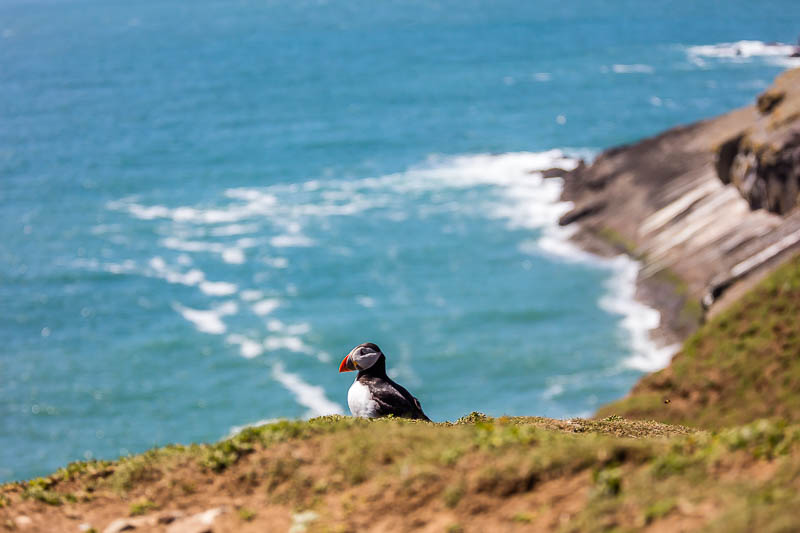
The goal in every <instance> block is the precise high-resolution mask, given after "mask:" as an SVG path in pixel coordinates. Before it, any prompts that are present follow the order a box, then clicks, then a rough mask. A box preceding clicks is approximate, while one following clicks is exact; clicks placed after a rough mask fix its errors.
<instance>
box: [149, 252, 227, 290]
mask: <svg viewBox="0 0 800 533" xmlns="http://www.w3.org/2000/svg"><path fill="white" fill-rule="evenodd" d="M148 266H149V267H150V269H151V271H150V272H149V273H146V275H152V276H153V277H157V278H161V279H164V280H166V281H168V282H169V283H177V284H181V285H187V286H189V287H194V286H197V287H198V288H199V289H200V290H201V291H202V292H204V293H205V294H207V295H209V296H229V295H231V294H233V293H235V292H236V291H237V290H238V287H237V286H236V284H235V283H229V282H227V281H209V280H207V279H206V275H205V273H204V272H203V271H202V270H198V269H196V268H193V269H191V270H189V271H187V272H185V273H181V272H178V271H177V270H173V269H171V268H169V267H168V266H167V263H166V261H164V259H163V258H161V257H160V256H156V257H153V258H152V259H150V261H149V262H148Z"/></svg>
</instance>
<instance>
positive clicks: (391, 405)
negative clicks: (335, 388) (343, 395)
mask: <svg viewBox="0 0 800 533" xmlns="http://www.w3.org/2000/svg"><path fill="white" fill-rule="evenodd" d="M376 348H377V346H376ZM356 379H357V380H358V381H359V382H361V383H362V384H364V385H365V386H366V387H367V388H368V389H369V391H370V394H371V395H372V399H373V400H375V402H376V403H377V404H378V412H377V415H378V416H388V415H393V416H396V417H399V418H413V419H416V420H427V421H430V418H428V417H427V416H426V415H425V413H423V412H422V406H421V405H420V403H419V400H417V399H416V398H415V397H414V396H412V395H411V393H410V392H408V391H407V390H406V389H405V387H403V386H402V385H400V384H398V383H395V382H394V381H392V379H391V378H390V377H389V376H387V375H386V356H384V355H383V353H381V356H380V357H379V358H378V360H377V361H376V362H375V364H374V365H372V366H371V367H369V368H368V369H366V370H360V371H359V372H358V377H357V378H356Z"/></svg>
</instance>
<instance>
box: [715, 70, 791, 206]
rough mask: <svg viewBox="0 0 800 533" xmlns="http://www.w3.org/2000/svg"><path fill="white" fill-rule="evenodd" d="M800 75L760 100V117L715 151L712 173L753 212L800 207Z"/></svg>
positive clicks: (782, 78) (788, 75)
mask: <svg viewBox="0 0 800 533" xmlns="http://www.w3.org/2000/svg"><path fill="white" fill-rule="evenodd" d="M798 87H800V69H798V70H792V71H788V72H786V73H784V74H783V75H782V76H780V77H778V79H777V80H775V85H774V86H773V87H772V88H771V89H769V90H768V91H766V92H764V93H763V94H761V95H760V96H759V97H758V100H757V102H756V108H757V109H758V112H759V115H758V116H757V117H756V119H755V121H754V122H753V124H752V125H751V126H750V127H748V128H747V130H746V131H744V132H743V133H739V134H737V135H735V136H733V137H731V138H730V139H728V140H726V141H725V142H723V143H722V144H721V145H720V147H719V148H718V149H717V153H716V169H717V174H718V175H719V178H720V179H721V180H722V182H723V183H732V184H733V185H734V186H735V187H736V188H737V189H738V190H739V192H740V193H741V194H742V196H743V197H744V198H745V199H746V200H747V202H748V204H750V207H751V208H752V209H762V208H763V209H766V210H768V211H771V212H773V213H778V214H781V215H783V214H786V213H789V212H790V211H792V210H793V209H794V208H795V207H797V205H798V203H800V91H799V90H798V89H797V88H798Z"/></svg>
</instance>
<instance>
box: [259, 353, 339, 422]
mask: <svg viewBox="0 0 800 533" xmlns="http://www.w3.org/2000/svg"><path fill="white" fill-rule="evenodd" d="M272 377H273V378H274V379H275V380H276V381H277V382H279V383H280V384H281V385H283V386H284V387H285V388H286V389H287V390H288V391H289V392H291V393H292V394H293V395H294V398H295V400H296V401H297V403H298V404H300V405H302V406H303V407H307V408H308V411H307V412H306V414H305V418H313V417H315V416H324V415H341V414H344V410H343V409H342V407H341V406H340V405H339V404H337V403H334V402H332V401H330V400H329V399H328V398H327V396H325V389H323V388H322V387H319V386H316V385H311V384H309V383H306V382H305V381H303V380H302V379H301V378H300V377H299V376H298V375H297V374H292V373H289V372H286V369H285V368H284V366H283V364H282V363H281V362H279V361H278V362H275V363H274V364H273V365H272Z"/></svg>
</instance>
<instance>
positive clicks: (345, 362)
mask: <svg viewBox="0 0 800 533" xmlns="http://www.w3.org/2000/svg"><path fill="white" fill-rule="evenodd" d="M352 370H357V368H356V365H355V364H354V363H353V361H352V360H351V359H350V354H347V355H346V356H345V358H344V359H342V363H341V364H340V365H339V372H350V371H352Z"/></svg>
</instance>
